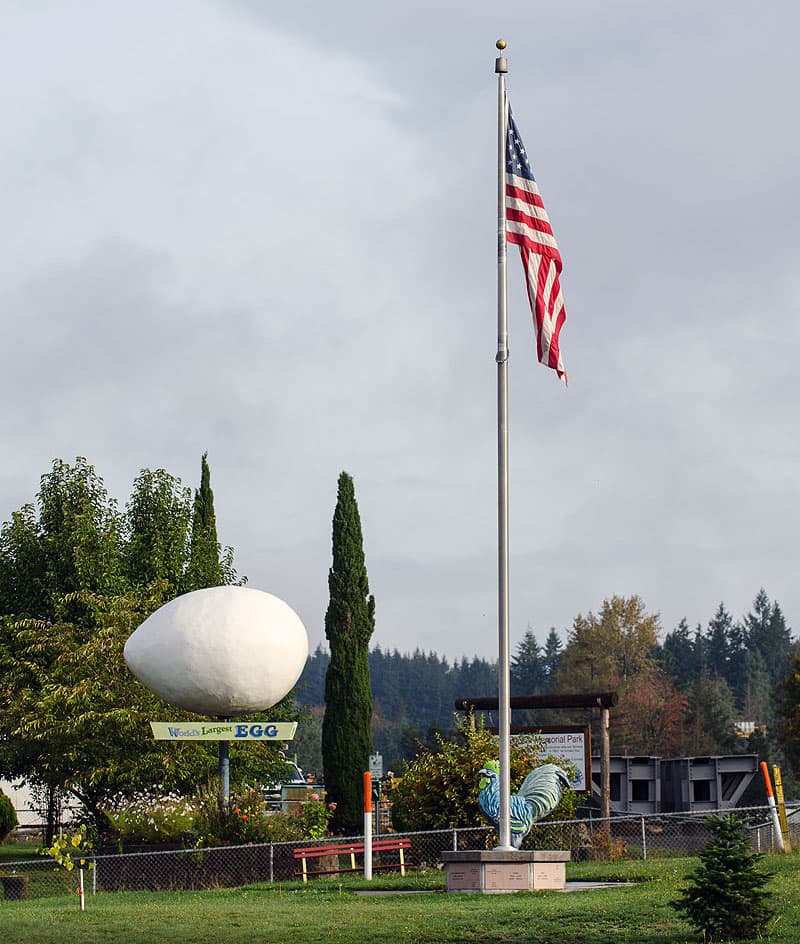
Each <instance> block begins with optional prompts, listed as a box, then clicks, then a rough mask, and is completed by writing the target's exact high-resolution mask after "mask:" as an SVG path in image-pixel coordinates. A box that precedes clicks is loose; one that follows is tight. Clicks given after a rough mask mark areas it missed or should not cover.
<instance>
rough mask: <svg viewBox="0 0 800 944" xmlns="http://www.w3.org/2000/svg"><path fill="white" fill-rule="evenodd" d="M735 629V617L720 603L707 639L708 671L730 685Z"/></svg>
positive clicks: (710, 621) (710, 625)
mask: <svg viewBox="0 0 800 944" xmlns="http://www.w3.org/2000/svg"><path fill="white" fill-rule="evenodd" d="M732 629H733V617H732V616H731V614H730V613H729V612H728V611H727V610H726V609H725V604H724V603H720V605H719V606H718V607H717V612H716V613H715V614H714V616H713V618H712V619H710V620H709V622H708V632H707V633H706V638H705V659H706V669H707V670H708V672H709V673H710V674H711V675H719V676H720V678H724V679H725V681H726V682H728V684H730V682H731V678H730V673H729V671H728V670H729V665H730V635H731V631H732Z"/></svg>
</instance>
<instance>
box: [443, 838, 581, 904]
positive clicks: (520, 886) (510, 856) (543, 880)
mask: <svg viewBox="0 0 800 944" xmlns="http://www.w3.org/2000/svg"><path fill="white" fill-rule="evenodd" d="M569 860H570V853H569V851H564V850H552V849H534V850H530V851H528V850H524V851H523V850H519V851H518V850H516V849H515V850H509V851H504V850H500V849H465V850H463V851H459V852H443V853H442V862H443V863H444V868H445V879H446V883H447V891H448V892H481V893H485V894H490V895H491V894H495V895H497V894H502V893H504V892H532V891H537V890H540V889H541V890H543V889H556V890H558V891H563V890H564V888H565V887H566V884H567V881H566V869H565V863H566V862H569Z"/></svg>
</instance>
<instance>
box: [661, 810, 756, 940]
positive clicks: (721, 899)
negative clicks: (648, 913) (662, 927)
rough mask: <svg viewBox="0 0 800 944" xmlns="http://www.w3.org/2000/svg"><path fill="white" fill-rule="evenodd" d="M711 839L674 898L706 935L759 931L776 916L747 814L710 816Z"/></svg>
mask: <svg viewBox="0 0 800 944" xmlns="http://www.w3.org/2000/svg"><path fill="white" fill-rule="evenodd" d="M706 826H707V827H708V829H709V831H710V832H711V840H710V841H709V842H708V844H707V845H706V846H705V848H704V849H703V850H702V851H701V852H700V863H701V864H700V867H699V868H698V869H696V870H695V871H694V872H692V874H691V875H690V876H689V881H690V884H689V887H688V888H686V889H685V890H684V891H683V893H682V894H681V896H680V898H678V899H677V901H673V902H672V903H671V904H672V906H673V907H674V908H676V909H677V910H678V911H682V912H683V913H684V914H685V915H686V916H687V917H688V919H689V921H690V922H691V923H692V924H693V925H694V927H695V928H696V929H697V930H698V931H700V932H702V934H703V939H704V940H705V941H722V940H725V941H741V940H751V939H752V938H755V937H761V935H762V934H763V933H764V931H765V930H766V926H767V924H768V922H769V920H770V918H771V917H772V913H773V909H772V907H771V906H770V904H769V901H768V900H769V897H770V896H769V892H767V891H766V889H765V888H764V886H765V885H766V884H767V882H768V881H769V879H768V877H767V876H766V875H764V874H763V873H761V872H759V871H758V869H757V864H758V862H759V860H760V859H761V856H760V855H756V854H755V853H754V852H753V850H752V847H751V845H750V836H749V834H748V827H749V824H748V822H747V820H746V819H744V817H741V816H738V815H736V814H732V815H730V816H727V817H719V816H709V817H708V819H707V820H706Z"/></svg>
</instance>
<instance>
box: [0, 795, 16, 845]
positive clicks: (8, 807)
mask: <svg viewBox="0 0 800 944" xmlns="http://www.w3.org/2000/svg"><path fill="white" fill-rule="evenodd" d="M16 828H17V811H16V810H15V809H14V804H13V803H12V802H11V800H10V799H9V798H8V797H7V796H6V795H5V793H3V791H2V790H0V843H3V842H4V841H5V839H6V836H8V834H9V833H10V832H12V831H13V830H15V829H16Z"/></svg>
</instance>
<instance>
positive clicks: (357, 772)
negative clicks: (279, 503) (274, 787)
mask: <svg viewBox="0 0 800 944" xmlns="http://www.w3.org/2000/svg"><path fill="white" fill-rule="evenodd" d="M332 545H333V566H332V567H331V569H330V573H329V574H328V589H329V591H330V602H329V604H328V611H327V613H326V614H325V635H326V636H327V637H328V642H329V644H330V650H331V661H330V665H329V666H328V671H327V673H326V675H325V719H324V721H323V723H322V758H323V765H324V768H325V788H326V790H327V794H328V799H329V800H330V801H332V802H334V803H336V811H335V813H334V817H333V821H332V824H331V825H332V827H333V829H334V830H336V831H337V832H343V833H356V832H360V831H361V828H362V826H363V812H362V811H363V797H362V782H363V774H364V771H365V770H368V769H369V755H370V753H371V752H372V734H371V730H370V726H371V723H372V691H371V689H370V679H369V640H370V637H371V636H372V632H373V630H374V628H375V598H374V597H373V596H371V594H370V592H369V582H368V581H367V568H366V566H365V564H364V548H363V539H362V535H361V519H360V517H359V514H358V505H357V504H356V495H355V487H354V486H353V480H352V478H351V477H350V476H349V475H348V474H347V473H346V472H342V473H341V475H340V476H339V489H338V496H337V501H336V510H335V512H334V514H333V541H332Z"/></svg>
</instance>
